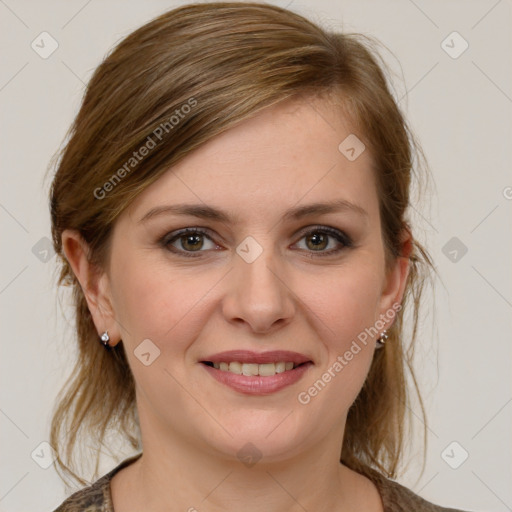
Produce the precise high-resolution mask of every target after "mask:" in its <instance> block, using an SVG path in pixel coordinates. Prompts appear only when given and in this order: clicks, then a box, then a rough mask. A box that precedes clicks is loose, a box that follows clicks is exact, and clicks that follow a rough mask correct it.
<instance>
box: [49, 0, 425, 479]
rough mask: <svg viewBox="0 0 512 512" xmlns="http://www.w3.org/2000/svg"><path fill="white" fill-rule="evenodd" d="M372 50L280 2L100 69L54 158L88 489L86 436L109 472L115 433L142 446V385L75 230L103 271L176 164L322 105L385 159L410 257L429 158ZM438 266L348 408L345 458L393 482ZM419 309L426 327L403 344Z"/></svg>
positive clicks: (204, 24) (118, 50)
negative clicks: (90, 277) (241, 132)
mask: <svg viewBox="0 0 512 512" xmlns="http://www.w3.org/2000/svg"><path fill="white" fill-rule="evenodd" d="M372 44H373V43H372V41H371V40H370V39H368V38H366V37H364V36H362V35H359V34H345V33H337V32H333V31H330V30H327V29H323V28H321V27H319V26H317V25H316V24H314V23H312V22H310V21H308V20H307V19H305V18H304V17H302V16H300V15H298V14H295V13H293V12H291V11H289V10H285V9H282V8H279V7H276V6H272V5H268V4H263V3H261V4H259V3H245V2H244V3H242V2H222V3H206V4H189V5H186V6H183V7H180V8H177V9H175V10H172V11H169V12H166V13H164V14H163V15H161V16H159V17H157V18H156V19H154V20H152V21H151V22H149V23H147V24H145V25H144V26H142V27H141V28H139V29H137V30H136V31H135V32H133V33H131V34H130V35H128V36H127V37H126V38H125V39H123V40H122V41H121V42H120V43H119V44H117V46H116V47H115V48H114V49H113V50H112V51H111V53H110V54H109V55H108V56H107V57H106V58H105V59H104V61H103V62H102V63H101V65H100V66H99V67H98V68H97V69H96V70H95V72H94V74H93V76H92V78H91V80H90V81H89V83H88V86H87V89H86V92H85V95H84V98H83V102H82V105H81V108H80V110H79V112H78V114H77V116H76V118H75V120H74V123H73V125H72V126H71V128H70V131H69V134H68V140H67V142H66V144H65V146H64V147H63V148H62V150H61V151H60V152H59V153H58V154H57V155H56V156H55V157H54V166H55V167H56V173H55V176H54V179H53V183H52V187H51V192H50V204H51V222H52V236H53V244H54V248H55V251H56V253H57V254H58V256H59V261H60V265H61V266H60V275H59V277H58V284H59V285H64V286H68V287H70V288H71V291H72V294H73V300H74V308H75V315H76V339H77V342H78V355H77V360H76V364H75V368H74V369H73V371H72V372H71V375H70V377H69V379H68V380H67V382H66V383H65V385H64V387H63V389H62V390H61V393H60V395H59V398H58V400H57V402H56V406H55V410H54V412H53V418H52V424H51V436H50V443H51V445H52V446H53V447H54V448H55V449H56V452H57V469H58V471H59V472H60V471H63V474H65V475H67V476H71V477H73V478H75V479H76V480H77V481H78V482H80V483H81V484H85V483H86V480H84V479H83V478H82V477H81V476H80V475H79V474H77V472H76V468H75V464H74V462H73V455H74V454H75V452H76V448H77V443H78V441H79V440H80V439H82V440H88V441H89V442H91V441H92V445H90V446H92V448H93V449H94V450H95V452H94V453H95V455H96V471H97V469H98V464H99V458H100V448H101V446H102V445H103V442H104V440H105V437H106V435H108V433H109V432H112V431H113V432H117V433H121V434H122V436H123V437H124V438H125V439H126V440H127V441H128V442H129V445H130V446H131V447H133V448H134V449H138V448H140V432H139V430H138V419H137V410H136V403H135V386H134V379H133V375H132V372H131V370H130V367H129V365H128V362H127V359H126V356H125V352H124V347H123V343H118V344H117V345H116V346H115V347H113V348H112V349H111V350H109V351H107V350H105V349H104V347H103V346H102V345H101V343H99V341H98V333H97V331H96V328H95V326H94V323H93V320H92V317H91V314H90V312H89V309H88V307H87V303H86V300H85V297H84V294H83V291H82V288H81V287H80V284H79V282H78V280H77V279H76V277H75V275H74V274H73V271H72V269H71V267H70V266H69V264H68V262H67V260H66V258H65V257H64V255H63V252H62V242H61V235H62V232H63V230H65V229H73V230H76V231H78V232H79V233H80V234H81V236H82V237H83V239H84V240H85V241H86V242H87V244H88V247H89V249H90V253H89V259H90V261H91V262H92V263H93V264H95V265H97V266H98V268H100V269H101V268H105V265H106V262H107V261H108V256H109V242H110V239H111V233H112V228H113V226H114V223H115V222H116V219H117V218H118V216H119V215H120V213H121V212H122V211H123V210H124V209H125V208H126V207H127V206H128V205H129V204H130V203H131V202H132V201H133V199H134V198H135V197H137V196H138V194H140V193H141V192H142V191H143V190H144V189H145V188H146V187H147V186H149V185H150V184H151V183H153V182H154V181H155V180H157V179H158V178H160V177H161V176H162V175H163V174H164V173H165V172H167V171H168V170H169V168H170V167H171V166H172V165H173V164H175V163H177V162H179V161H180V160H181V159H182V158H184V157H185V156H186V155H188V154H190V153H191V152H192V151H194V150H195V149H196V148H198V147H199V146H200V145H201V144H203V143H205V142H206V141H209V140H210V139H212V138H213V137H215V136H216V135H218V134H220V133H222V132H224V131H225V130H227V129H229V128H231V127H233V126H235V125H236V124H237V123H238V122H240V121H241V120H243V119H246V118H248V117H249V116H251V115H253V114H254V113H256V112H258V111H259V110H261V109H263V108H265V107H267V106H270V105H273V104H275V103H277V102H280V101H282V100H284V99H287V98H296V97H308V95H309V97H312V96H322V95H323V96H325V97H327V98H331V99H332V98H336V102H337V103H339V104H340V105H342V109H341V108H340V115H341V110H343V111H344V113H345V114H346V115H348V116H349V118H350V120H351V123H352V126H353V127H354V130H355V131H356V133H357V134H358V136H359V137H360V138H361V140H363V142H364V143H365V145H366V146H367V148H368V149H369V150H370V151H371V154H372V156H373V157H374V161H375V173H376V182H377V188H378V196H379V206H380V213H381V223H382V226H381V228H382V234H383V240H384V243H385V248H386V263H388V264H389V263H390V262H392V261H393V259H394V258H395V257H397V256H399V255H400V254H401V235H402V234H403V231H404V229H407V230H408V231H410V232H411V233H412V230H411V228H410V226H409V224H408V222H407V221H406V213H407V209H408V207H409V205H410V197H409V193H410V190H409V189H410V185H411V175H412V173H413V172H415V167H416V166H415V165H413V164H415V162H414V158H415V155H416V156H418V155H419V156H420V157H421V154H422V153H421V149H420V148H419V146H418V145H417V143H416V142H415V141H414V137H413V136H412V135H411V132H410V130H409V128H408V125H407V123H406V121H405V120H404V118H403V116H402V114H401V112H400V109H399V107H398V105H397V102H396V101H395V100H394V99H393V95H392V94H391V92H390V88H389V85H388V81H387V79H386V75H385V72H384V71H383V70H385V66H384V64H383V63H382V61H381V58H380V57H379V55H378V53H377V52H376V51H373V48H372ZM184 105H190V106H192V105H193V107H191V108H189V109H184V107H183V106H184ZM177 111H179V112H177ZM185 111H187V113H186V114H184V112H185ZM180 113H181V114H183V115H180ZM172 116H175V117H176V116H179V122H177V123H175V122H174V121H171V118H172ZM162 126H166V127H167V130H166V133H165V136H164V137H162V139H161V140H160V141H158V143H157V144H156V147H154V149H152V150H151V151H150V152H149V153H148V154H147V156H145V157H144V158H143V159H142V160H141V161H137V163H136V164H134V162H132V164H134V165H133V166H132V167H133V169H132V167H127V165H126V164H127V162H130V158H132V157H133V152H134V151H136V150H137V149H139V148H141V147H142V146H143V145H144V144H147V141H148V140H149V139H148V137H150V138H151V139H152V140H153V139H155V140H156V138H155V131H156V133H160V131H162ZM159 127H160V131H158V129H159ZM340 142H341V141H340ZM419 161H420V159H418V162H419ZM122 169H124V172H123V171H122ZM425 169H426V166H425ZM116 176H117V177H116ZM107 183H110V185H106V184H107ZM98 191H99V192H98ZM429 269H433V266H432V263H431V260H430V257H429V256H428V253H427V252H426V251H425V249H424V248H423V247H422V246H421V244H420V243H418V241H416V240H414V241H413V251H412V253H411V256H410V272H409V276H408V279H407V283H406V290H405V294H404V299H403V303H402V305H403V308H402V310H400V311H399V312H398V314H397V316H396V319H395V322H394V324H393V326H392V327H391V328H390V329H389V332H388V334H389V339H388V341H387V343H386V346H385V348H384V349H382V350H379V351H376V353H375V356H374V359H373V362H372V365H371V368H370V371H369V374H368V377H367V379H366V382H365V384H364V386H363V388H362V390H361V392H360V393H359V395H358V397H357V399H356V401H355V402H354V404H353V405H352V407H351V408H350V410H349V412H348V417H347V423H346V429H345V435H344V442H343V449H342V453H341V454H340V460H341V461H342V462H343V463H344V464H346V465H347V466H349V467H351V468H352V469H355V470H357V471H360V472H365V471H368V470H371V468H373V469H376V470H378V471H380V472H382V473H385V474H387V475H388V476H392V477H393V476H395V474H396V471H397V468H398V464H399V462H400V461H401V457H402V452H403V448H404V439H405V435H404V433H405V430H404V425H405V420H406V419H407V418H406V417H407V415H406V411H407V408H408V404H409V397H410V393H409V391H408V388H407V386H406V372H407V370H408V369H409V371H410V375H411V377H412V382H413V387H415V388H416V390H417V385H416V380H415V378H414V373H413V371H412V367H411V364H412V354H413V348H414V339H415V337H416V330H417V323H418V311H419V305H420V297H421V292H422V289H423V286H424V283H425V280H426V278H428V276H429ZM409 309H410V310H411V315H412V319H413V324H412V329H411V333H410V335H408V336H407V339H404V338H405V334H404V325H403V316H404V313H405V312H406V311H408V310H409ZM418 397H419V394H418ZM419 401H420V404H421V409H422V413H423V415H424V411H423V405H422V403H421V397H419ZM118 437H119V436H118ZM424 439H426V438H424ZM61 476H62V474H61Z"/></svg>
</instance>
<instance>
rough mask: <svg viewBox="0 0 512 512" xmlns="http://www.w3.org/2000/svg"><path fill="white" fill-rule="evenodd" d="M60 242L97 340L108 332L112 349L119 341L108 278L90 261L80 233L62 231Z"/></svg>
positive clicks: (88, 252)
mask: <svg viewBox="0 0 512 512" xmlns="http://www.w3.org/2000/svg"><path fill="white" fill-rule="evenodd" d="M61 240H62V250H63V252H64V255H65V257H66V259H67V261H68V263H69V265H70V267H71V269H72V271H73V273H74V274H75V276H76V278H77V280H78V281H79V283H80V286H81V288H82V292H83V294H84V296H85V299H86V301H87V306H88V308H89V311H90V312H91V316H92V318H93V321H94V325H95V327H96V331H97V332H98V338H99V337H100V336H101V334H102V333H104V332H105V331H107V330H108V332H109V336H110V342H109V345H110V346H114V345H115V344H116V343H117V342H118V341H119V340H120V333H119V329H118V328H117V324H116V322H115V318H114V311H113V308H112V304H111V300H110V296H109V281H108V276H107V274H106V273H105V272H103V271H102V270H100V269H98V267H97V266H96V265H94V264H92V263H91V262H90V260H89V254H90V251H89V246H88V245H87V242H85V240H84V239H83V238H82V236H81V235H80V233H78V232H77V231H75V230H64V231H63V233H62V238H61Z"/></svg>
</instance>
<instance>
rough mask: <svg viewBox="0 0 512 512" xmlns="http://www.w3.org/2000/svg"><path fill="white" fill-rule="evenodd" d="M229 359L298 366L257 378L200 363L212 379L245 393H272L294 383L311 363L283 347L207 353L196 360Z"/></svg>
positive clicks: (242, 361) (240, 361) (220, 361)
mask: <svg viewBox="0 0 512 512" xmlns="http://www.w3.org/2000/svg"><path fill="white" fill-rule="evenodd" d="M233 361H237V362H239V363H254V364H264V363H274V362H280V361H284V362H293V363H295V364H297V365H300V366H297V367H296V368H294V369H293V370H287V371H285V372H282V373H276V374H275V375H272V376H268V377H261V376H259V375H255V376H248V375H238V374H236V373H232V372H229V371H222V370H218V369H217V368H213V367H212V366H208V365H206V364H201V366H202V367H203V368H204V369H205V371H207V372H208V373H209V374H210V375H211V376H212V377H213V378H214V379H215V380H217V381H218V382H220V383H221V384H224V385H226V386H229V387H230V388H231V389H233V390H235V391H237V392H239V393H243V394H246V395H270V394H272V393H276V392H277V391H280V390H281V389H283V388H285V387H287V386H291V385H292V384H295V383H296V382H298V381H299V380H300V379H301V378H302V377H303V376H304V374H305V373H306V372H307V371H308V369H309V367H311V366H313V362H312V361H311V359H309V358H308V357H307V356H305V355H303V354H299V353H297V352H289V351H287V350H275V351H271V352H260V353H258V352H251V351H248V350H230V351H227V352H219V353H218V354H215V355H212V356H208V357H207V358H204V359H203V360H202V361H200V362H201V363H204V362H211V363H222V362H233Z"/></svg>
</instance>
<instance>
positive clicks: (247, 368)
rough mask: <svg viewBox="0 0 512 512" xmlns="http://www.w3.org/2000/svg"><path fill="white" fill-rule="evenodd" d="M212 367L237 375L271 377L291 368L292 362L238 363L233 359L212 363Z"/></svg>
mask: <svg viewBox="0 0 512 512" xmlns="http://www.w3.org/2000/svg"><path fill="white" fill-rule="evenodd" d="M213 367H214V368H217V370H221V371H223V372H231V373H236V374H237V375H246V376H251V377H252V376H256V375H259V376H260V377H271V376H272V375H275V374H276V373H283V372H284V371H288V370H293V367H294V363H292V362H285V361H280V362H278V363H264V364H256V363H239V362H237V361H233V362H231V363H224V362H223V363H213Z"/></svg>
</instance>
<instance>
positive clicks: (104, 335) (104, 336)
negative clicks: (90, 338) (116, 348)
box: [100, 331, 110, 347]
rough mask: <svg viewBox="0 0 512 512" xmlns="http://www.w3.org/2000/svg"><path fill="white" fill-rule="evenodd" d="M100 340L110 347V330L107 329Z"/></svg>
mask: <svg viewBox="0 0 512 512" xmlns="http://www.w3.org/2000/svg"><path fill="white" fill-rule="evenodd" d="M100 340H101V342H102V343H103V345H104V346H105V347H109V346H110V345H109V344H108V342H109V341H110V336H109V335H108V331H105V332H104V333H103V334H102V335H101V336H100Z"/></svg>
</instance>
